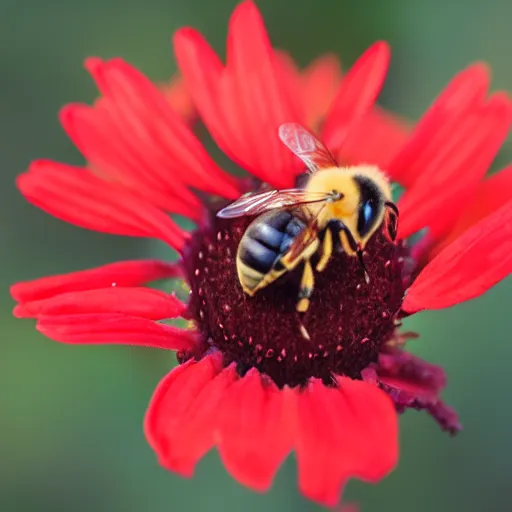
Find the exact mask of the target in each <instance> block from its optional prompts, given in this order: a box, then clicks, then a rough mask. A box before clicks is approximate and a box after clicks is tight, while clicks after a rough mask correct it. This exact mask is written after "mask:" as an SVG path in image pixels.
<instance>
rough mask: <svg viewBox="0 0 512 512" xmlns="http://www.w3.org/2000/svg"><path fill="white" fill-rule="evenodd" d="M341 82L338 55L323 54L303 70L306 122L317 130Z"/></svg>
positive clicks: (303, 97)
mask: <svg viewBox="0 0 512 512" xmlns="http://www.w3.org/2000/svg"><path fill="white" fill-rule="evenodd" d="M340 82H341V65H340V61H339V59H338V57H336V55H322V56H321V57H319V58H317V59H315V60H314V61H313V62H311V64H309V65H308V66H307V68H305V69H304V70H303V72H302V102H303V104H304V108H305V109H306V124H307V126H308V127H309V128H310V129H313V130H315V129H316V128H317V127H318V125H319V123H320V121H321V120H322V119H323V118H324V117H325V116H326V115H327V113H328V112H329V109H330V107H331V104H332V102H333V100H334V97H335V96H336V93H337V91H338V88H339V85H340Z"/></svg>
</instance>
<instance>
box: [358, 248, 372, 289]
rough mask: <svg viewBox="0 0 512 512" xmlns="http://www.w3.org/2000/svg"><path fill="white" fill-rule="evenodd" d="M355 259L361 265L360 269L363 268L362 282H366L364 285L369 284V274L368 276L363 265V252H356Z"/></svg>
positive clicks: (359, 250)
mask: <svg viewBox="0 0 512 512" xmlns="http://www.w3.org/2000/svg"><path fill="white" fill-rule="evenodd" d="M357 259H358V260H359V263H360V264H361V267H362V268H363V272H364V280H365V281H366V284H370V274H368V270H366V265H365V264H364V259H363V251H362V250H361V249H358V250H357Z"/></svg>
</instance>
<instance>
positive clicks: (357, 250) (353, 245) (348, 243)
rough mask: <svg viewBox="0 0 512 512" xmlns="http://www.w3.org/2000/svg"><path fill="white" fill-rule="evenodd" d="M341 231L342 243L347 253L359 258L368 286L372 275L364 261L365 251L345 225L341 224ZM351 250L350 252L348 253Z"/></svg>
mask: <svg viewBox="0 0 512 512" xmlns="http://www.w3.org/2000/svg"><path fill="white" fill-rule="evenodd" d="M339 230H340V235H339V236H340V242H341V245H342V246H343V248H344V249H345V251H346V252H347V253H348V254H350V253H352V254H355V255H356V256H357V259H358V261H359V263H360V265H361V267H362V269H363V272H364V280H365V281H366V284H368V283H369V282H370V275H369V274H368V271H367V270H366V265H365V263H364V259H363V249H362V247H361V246H360V245H359V244H358V243H357V242H356V240H355V239H354V236H353V235H352V233H351V232H350V229H348V228H347V226H345V224H343V223H340V224H339ZM347 249H349V251H350V252H349V251H347Z"/></svg>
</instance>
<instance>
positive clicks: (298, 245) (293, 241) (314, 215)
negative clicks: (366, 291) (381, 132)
mask: <svg viewBox="0 0 512 512" xmlns="http://www.w3.org/2000/svg"><path fill="white" fill-rule="evenodd" d="M279 138H280V139H281V141H282V142H283V143H284V144H285V146H287V147H288V148H289V149H290V150H291V151H292V152H293V153H294V154H295V155H296V156H297V157H298V158H300V159H301V160H302V162H303V163H304V164H305V166H306V168H307V171H306V172H307V174H308V176H307V183H306V185H305V186H304V188H292V189H285V190H270V191H263V192H253V193H248V194H246V195H244V196H242V197H241V198H239V199H238V200H237V201H235V202H234V203H232V204H230V205H228V206H227V207H225V208H223V209H222V210H220V211H219V212H218V213H217V216H218V217H221V218H235V217H241V216H256V218H255V219H254V220H253V221H252V223H251V224H250V225H249V226H248V228H247V229H246V231H245V233H244V235H243V236H242V239H241V240H240V243H239V245H238V250H237V257H236V266H237V273H238V279H239V281H240V284H241V286H242V289H243V290H244V292H245V293H246V294H247V295H249V296H251V297H252V296H254V294H255V293H257V292H258V290H261V289H262V288H265V287H266V286H268V285H270V284H271V283H273V282H274V281H276V280H277V279H278V278H280V277H281V276H282V275H284V274H286V273H287V272H290V271H292V270H293V269H295V268H296V267H297V266H298V265H299V264H303V270H302V277H301V280H300V286H299V290H298V297H297V306H296V309H297V311H298V312H299V313H305V312H306V311H307V310H308V308H309V305H310V298H311V295H312V293H313V289H314V284H315V275H314V271H313V266H312V263H311V259H312V257H313V256H314V255H317V254H318V256H319V257H318V261H317V263H316V266H315V271H316V272H322V271H323V270H324V269H325V268H326V266H327V264H328V262H329V260H330V258H331V257H332V255H333V253H334V250H335V248H336V247H341V248H342V249H343V250H344V251H345V253H346V254H347V255H349V256H353V257H357V258H358V260H359V262H360V264H361V267H362V270H363V272H364V276H365V279H366V282H369V275H368V272H367V270H366V267H365V264H364V260H363V251H364V249H365V247H366V244H367V243H368V241H369V240H370V238H371V237H372V235H373V234H374V233H375V232H376V231H377V230H379V229H380V228H381V227H382V226H384V227H385V234H386V235H387V236H388V238H389V239H390V240H392V241H394V240H395V238H396V233H397V227H398V209H397V207H396V205H395V204H394V203H393V202H392V199H391V185H390V182H389V180H388V179H387V177H386V175H385V174H384V173H383V172H382V171H380V170H379V169H378V168H377V167H375V166H369V165H358V166H353V167H340V166H339V165H338V164H337V163H336V161H335V160H334V158H333V156H332V155H331V153H330V152H329V151H328V150H327V148H326V147H325V146H324V145H323V144H322V143H321V142H320V141H319V140H318V139H317V138H316V137H315V136H314V135H313V134H311V133H310V132H309V131H307V130H306V129H305V128H303V127H302V126H300V125H298V124H295V123H287V124H283V125H281V126H280V127H279Z"/></svg>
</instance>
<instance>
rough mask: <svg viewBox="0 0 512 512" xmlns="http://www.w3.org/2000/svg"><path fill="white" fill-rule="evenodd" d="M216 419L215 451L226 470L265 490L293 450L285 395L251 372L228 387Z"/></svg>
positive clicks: (244, 481) (235, 476) (243, 480)
mask: <svg viewBox="0 0 512 512" xmlns="http://www.w3.org/2000/svg"><path fill="white" fill-rule="evenodd" d="M219 416H220V418H221V421H220V426H219V441H218V449H219V453H220V457H221V459H222V461H223V463H224V465H225V466H226V468H227V470H228V471H229V472H230V473H231V475H232V476H233V477H234V478H235V479H236V480H238V481H239V482H240V483H241V484H243V485H245V486H247V487H250V488H251V489H254V490H256V491H266V490H268V489H269V488H270V486H271V485H272V480H273V478H274V476H275V474H276V472H277V470H278V469H279V466H280V465H281V463H282V462H283V460H284V459H285V457H286V456H287V455H288V453H289V452H290V451H291V449H292V435H293V431H292V429H291V427H290V418H289V411H288V409H287V408H286V403H285V396H284V393H283V392H282V391H281V390H279V389H278V388H277V387H276V386H275V385H274V384H273V383H271V382H266V381H265V382H263V381H262V377H261V375H260V374H259V373H258V371H257V370H255V369H252V370H250V371H249V372H248V373H247V374H246V375H245V376H244V377H243V378H242V379H240V380H238V381H237V382H235V383H234V384H233V385H232V386H231V387H230V389H229V391H228V393H227V394H226V396H225V397H224V399H223V407H222V408H221V412H220V413H219Z"/></svg>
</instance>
